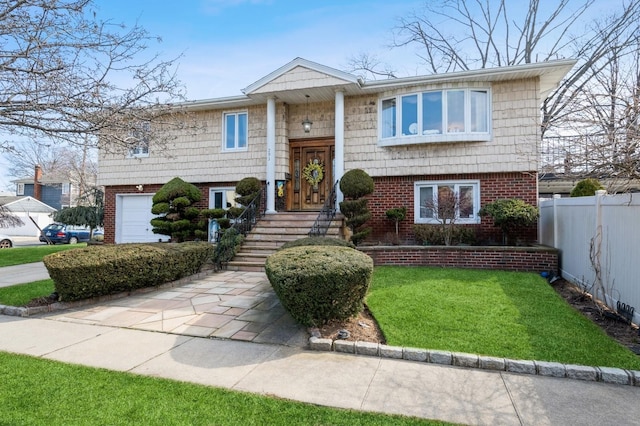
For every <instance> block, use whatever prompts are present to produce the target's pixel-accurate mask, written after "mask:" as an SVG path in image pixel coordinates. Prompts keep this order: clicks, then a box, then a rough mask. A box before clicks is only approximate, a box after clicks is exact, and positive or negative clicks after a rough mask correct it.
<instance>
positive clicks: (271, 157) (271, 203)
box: [266, 98, 276, 214]
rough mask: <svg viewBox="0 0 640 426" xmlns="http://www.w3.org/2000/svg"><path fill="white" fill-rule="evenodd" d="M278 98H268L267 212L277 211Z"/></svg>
mask: <svg viewBox="0 0 640 426" xmlns="http://www.w3.org/2000/svg"><path fill="white" fill-rule="evenodd" d="M275 187H276V100H275V98H269V99H267V205H266V207H267V211H266V213H267V214H273V213H276V193H275Z"/></svg>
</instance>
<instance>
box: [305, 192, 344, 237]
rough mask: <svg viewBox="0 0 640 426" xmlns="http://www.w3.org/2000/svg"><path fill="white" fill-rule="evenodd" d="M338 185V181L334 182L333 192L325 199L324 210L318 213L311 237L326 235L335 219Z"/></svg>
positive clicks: (310, 232)
mask: <svg viewBox="0 0 640 426" xmlns="http://www.w3.org/2000/svg"><path fill="white" fill-rule="evenodd" d="M337 186H338V181H336V183H334V184H333V188H331V194H329V197H327V199H326V200H325V201H324V205H323V206H322V210H320V213H319V214H318V217H317V218H316V221H315V222H314V224H313V226H312V227H311V230H310V231H309V234H308V235H309V236H310V237H324V236H325V235H326V234H327V230H328V229H329V226H330V225H331V222H333V219H334V218H335V216H336V195H337V194H336V188H337Z"/></svg>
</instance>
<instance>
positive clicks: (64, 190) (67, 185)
mask: <svg viewBox="0 0 640 426" xmlns="http://www.w3.org/2000/svg"><path fill="white" fill-rule="evenodd" d="M70 192H71V184H70V183H69V182H67V183H63V184H62V195H67V194H69V193H70Z"/></svg>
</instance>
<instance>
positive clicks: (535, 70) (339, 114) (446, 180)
mask: <svg viewBox="0 0 640 426" xmlns="http://www.w3.org/2000/svg"><path fill="white" fill-rule="evenodd" d="M574 64H575V61H573V60H560V61H552V62H545V63H536V64H526V65H519V66H511V67H501V68H492V69H482V70H474V71H465V72H455V73H449V74H442V75H428V76H418V77H408V78H398V79H390V80H381V81H367V82H365V81H362V80H361V79H359V78H358V77H356V76H354V75H351V74H348V73H345V72H342V71H339V70H336V69H333V68H330V67H327V66H324V65H321V64H317V63H314V62H311V61H308V60H305V59H301V58H297V59H294V60H293V61H291V62H289V63H288V64H286V65H284V66H282V67H281V68H279V69H277V70H275V71H273V72H272V73H270V74H268V75H266V76H265V77H263V78H261V79H260V80H258V81H256V82H255V83H252V84H250V85H249V86H247V87H246V88H245V89H244V90H243V94H242V95H240V96H235V97H227V98H219V99H208V100H200V101H194V102H189V103H187V104H186V107H187V109H189V110H190V111H191V112H193V113H194V114H195V116H196V117H197V119H198V120H199V121H200V122H201V123H203V124H205V126H203V127H204V128H205V129H206V130H205V131H203V132H200V133H198V134H197V135H184V136H183V137H181V138H179V140H178V141H177V143H176V144H175V146H173V147H172V148H170V149H171V152H168V153H160V152H154V146H153V141H150V143H149V145H148V146H144V147H141V148H140V149H136V150H134V151H131V152H130V153H129V155H119V156H118V155H115V154H107V153H101V155H100V159H99V177H98V180H99V181H98V184H99V185H103V186H104V187H105V241H106V242H116V243H124V242H134V241H136V242H138V241H139V242H142V241H157V240H158V236H157V235H154V234H153V233H151V226H150V225H149V220H150V219H151V217H152V215H151V197H152V196H153V194H154V193H155V191H157V190H158V188H160V187H161V186H162V185H163V184H165V183H166V182H168V181H169V180H171V179H172V178H173V177H176V176H179V177H181V178H182V179H184V180H185V181H188V182H191V183H193V184H195V185H196V186H198V187H199V188H200V189H201V191H202V194H203V200H202V204H203V205H202V207H226V206H228V205H229V204H230V203H231V202H232V201H233V195H234V194H233V189H234V187H235V184H236V183H237V182H238V181H239V180H240V179H242V178H245V177H249V176H251V177H257V178H258V179H260V180H261V181H263V182H264V187H265V189H266V214H267V215H269V214H275V213H277V212H282V211H317V210H319V209H320V208H321V206H322V205H323V203H324V202H325V199H326V198H327V197H328V196H329V193H330V191H331V189H332V187H333V185H334V183H335V182H336V181H338V180H339V179H340V177H341V176H342V175H343V174H344V173H345V172H346V171H349V170H351V169H356V168H358V169H362V170H364V171H365V172H367V173H368V174H369V175H370V176H371V177H373V179H374V182H375V191H374V193H373V194H372V195H371V196H370V197H369V198H370V201H369V207H370V209H371V211H372V213H373V217H372V219H371V221H370V222H369V224H370V225H371V226H372V227H373V230H374V232H373V233H372V234H371V236H370V239H371V240H372V241H381V240H382V239H383V238H384V236H385V234H387V233H389V232H391V231H393V230H394V224H393V223H392V222H390V221H389V220H388V219H387V218H386V217H385V211H386V210H388V209H390V208H393V207H401V206H405V207H406V208H407V212H408V213H407V219H406V220H404V221H403V222H401V226H400V237H401V239H402V240H404V241H408V242H410V241H412V240H414V238H413V235H412V225H413V224H414V223H434V222H435V219H434V217H433V209H429V208H425V206H427V205H428V204H429V201H430V200H434V197H437V196H438V195H437V194H438V193H439V191H440V190H442V189H443V188H449V189H450V190H453V191H455V193H457V194H460V195H464V197H465V199H466V200H468V202H467V203H466V204H465V206H464V208H460V211H458V219H457V223H460V224H467V225H469V226H473V227H476V229H477V231H478V233H479V235H481V236H483V238H486V239H491V238H494V237H495V238H496V239H498V238H499V237H497V234H498V230H497V229H496V228H495V227H494V226H493V224H492V223H491V220H490V219H489V220H487V219H486V218H481V217H479V215H478V210H479V209H480V207H481V206H482V205H484V204H486V203H489V202H491V201H494V200H496V199H499V198H511V197H518V198H522V199H524V200H526V201H527V202H528V203H530V204H534V205H535V204H536V203H537V197H538V191H537V170H538V151H537V146H538V141H539V138H540V131H539V125H540V120H539V118H540V105H541V101H542V99H543V98H544V97H545V95H546V94H548V93H549V92H550V91H551V90H552V89H553V88H554V87H556V85H557V84H558V83H559V82H560V80H561V79H562V78H563V77H564V76H565V74H566V73H567V72H568V71H569V70H570V69H571V68H572V67H573V65H574ZM167 154H169V157H170V158H167ZM318 167H319V169H318ZM314 171H315V172H316V176H317V174H318V172H322V173H321V175H322V179H321V180H320V181H319V182H316V181H314V180H313V179H309V178H308V176H309V174H310V173H313V172H314ZM305 176H307V178H305ZM341 197H342V196H341V194H340V193H339V192H338V201H340V200H341Z"/></svg>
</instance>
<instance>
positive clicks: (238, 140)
mask: <svg viewBox="0 0 640 426" xmlns="http://www.w3.org/2000/svg"><path fill="white" fill-rule="evenodd" d="M247 134H248V131H247V113H246V112H234V113H225V114H224V132H223V137H224V141H223V142H224V150H225V151H232V150H245V149H247V136H248V135H247Z"/></svg>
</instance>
